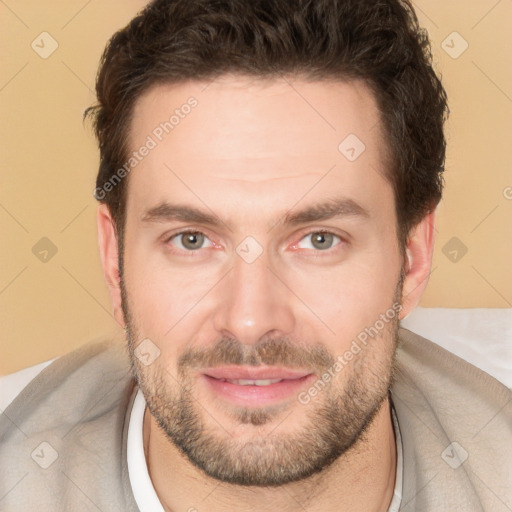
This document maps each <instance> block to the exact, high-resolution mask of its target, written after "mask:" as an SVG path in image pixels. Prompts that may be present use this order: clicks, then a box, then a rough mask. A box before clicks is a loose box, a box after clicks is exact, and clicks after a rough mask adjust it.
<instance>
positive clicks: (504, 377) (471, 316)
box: [402, 308, 512, 388]
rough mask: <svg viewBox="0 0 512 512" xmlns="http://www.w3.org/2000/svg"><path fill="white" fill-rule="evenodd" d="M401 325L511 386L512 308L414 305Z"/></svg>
mask: <svg viewBox="0 0 512 512" xmlns="http://www.w3.org/2000/svg"><path fill="white" fill-rule="evenodd" d="M402 326H403V327H405V328H407V329H409V330H411V331H414V332H415V333H417V334H419V335H420V336H423V337H424V338H428V339H429V340H431V341H433V342H434V343H437V344H438V345H441V346H442V347H444V348H446V349H447V350H449V351H450V352H453V353H454V354H456V355H458V356H459V357H461V358H462V359H465V360H466V361H468V362H469V363H471V364H473V365H474V366H477V367H478V368H481V369H482V370H484V371H486V372H487V373H489V374H490V375H492V376H493V377H495V378H496V379H498V380H500V381H501V382H503V383H504V384H505V385H506V386H508V387H509V388H512V309H484V308H482V309H476V308H475V309H448V308H416V309H415V310H414V311H413V312H412V313H411V314H410V315H409V316H408V317H407V318H405V319H404V320H403V321H402Z"/></svg>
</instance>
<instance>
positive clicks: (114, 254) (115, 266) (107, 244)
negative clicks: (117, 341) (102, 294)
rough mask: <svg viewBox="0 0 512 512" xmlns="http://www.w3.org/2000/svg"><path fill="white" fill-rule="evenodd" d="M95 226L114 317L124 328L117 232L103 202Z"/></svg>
mask: <svg viewBox="0 0 512 512" xmlns="http://www.w3.org/2000/svg"><path fill="white" fill-rule="evenodd" d="M97 226H98V247H99V251H100V259H101V265H102V267H103V275H104V277H105V281H106V283H107V287H108V291H109V294H110V298H111V300H112V306H113V309H114V318H115V320H116V322H117V323H118V324H119V325H120V326H121V327H123V328H124V327H125V325H126V322H125V319H124V315H123V310H122V307H121V284H120V281H121V279H120V275H119V251H118V244H117V232H116V229H115V223H114V220H113V218H112V215H111V214H110V210H109V209H108V207H107V205H105V204H101V205H100V206H99V208H98V215H97Z"/></svg>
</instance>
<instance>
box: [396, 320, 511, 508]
mask: <svg viewBox="0 0 512 512" xmlns="http://www.w3.org/2000/svg"><path fill="white" fill-rule="evenodd" d="M399 340H400V341H399V348H398V350H397V361H396V372H395V376H394V382H393V386H392V399H393V404H394V406H395V410H396V412H397V417H398V422H399V425H400V431H401V433H402V440H403V445H404V468H405V470H406V473H405V474H404V475H405V476H404V499H406V500H407V499H410V500H412V504H413V507H414V508H419V509H423V508H422V507H424V506H426V505H427V504H429V503H430V504H431V503H438V502H439V508H438V510H451V509H453V508H450V507H452V506H453V507H455V508H457V507H458V506H461V507H462V508H464V510H471V511H473V510H494V509H495V508H493V507H495V506H496V501H495V500H496V496H499V497H500V499H504V500H505V501H506V500H510V501H511V502H512V496H511V491H510V488H509V481H508V478H509V476H508V475H509V474H510V470H511V469H512V392H511V390H510V389H508V388H507V387H506V386H505V385H503V384H502V383H501V382H499V381H498V380H496V379H495V378H494V377H491V376H490V375H488V374H487V373H485V372H484V371H482V370H480V369H478V368H476V367H475V366H473V365H471V364H470V363H468V362H466V361H464V360H463V359H461V358H459V357H457V356H456V355H454V354H452V353H451V352H449V351H447V350H445V349H443V348H442V347H440V346H439V345H436V344H435V343H433V342H431V341H429V340H427V339H425V338H423V337H421V336H419V335H417V334H415V333H413V332H411V331H408V330H406V329H400V331H399ZM507 468H508V470H507ZM507 473H508V475H507ZM422 489H423V490H422ZM420 490H422V491H421V493H420Z"/></svg>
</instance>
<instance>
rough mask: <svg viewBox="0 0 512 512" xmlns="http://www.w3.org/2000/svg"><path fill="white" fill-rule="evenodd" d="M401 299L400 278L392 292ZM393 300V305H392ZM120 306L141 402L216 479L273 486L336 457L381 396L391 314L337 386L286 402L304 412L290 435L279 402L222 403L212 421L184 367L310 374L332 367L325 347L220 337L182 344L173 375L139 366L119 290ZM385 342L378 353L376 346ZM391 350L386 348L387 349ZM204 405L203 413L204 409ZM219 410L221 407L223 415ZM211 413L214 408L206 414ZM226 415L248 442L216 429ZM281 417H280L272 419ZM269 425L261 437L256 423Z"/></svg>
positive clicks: (387, 377)
mask: <svg viewBox="0 0 512 512" xmlns="http://www.w3.org/2000/svg"><path fill="white" fill-rule="evenodd" d="M395 299H396V300H395V303H400V299H401V282H400V283H399V285H398V287H397V293H396V294H395ZM397 301H398V302H397ZM123 311H124V313H125V319H126V323H127V338H128V340H127V341H128V348H129V353H130V361H131V366H132V371H133V374H134V376H135V378H136V380H137V382H138V384H139V387H140V389H141V391H142V393H143V395H144V397H145V400H146V404H147V407H148V409H149V411H150V412H151V414H152V415H153V417H154V418H155V420H156V421H157V423H158V425H159V426H160V428H161V429H162V431H163V432H164V433H165V434H166V436H167V438H168V439H169V441H170V442H171V443H172V444H173V445H174V446H175V447H177V448H178V449H179V450H180V451H181V452H182V453H183V454H184V455H185V456H186V457H187V458H188V459H189V461H190V462H191V463H192V464H193V465H194V466H196V467H197V468H199V469H201V470H202V471H204V472H205V473H206V474H207V475H208V476H210V477H212V478H215V479H217V480H220V481H222V482H227V483H232V484H238V485H244V486H280V485H283V484H286V483H290V482H296V481H299V480H303V479H305V478H308V477H310V476H312V475H314V474H317V473H319V472H321V471H322V470H324V469H325V468H327V467H329V466H330V465H331V464H332V463H333V462H334V461H336V460H337V459H338V458H339V457H341V456H344V455H345V454H347V453H348V452H349V451H350V450H353V449H356V448H357V446H358V445H359V444H361V443H364V440H365V435H366V433H367V431H368V429H369V427H370V426H371V424H372V422H373V420H374V419H375V417H376V415H377V413H378V412H379V410H380V409H381V407H382V406H383V404H384V402H385V401H386V400H387V399H388V396H389V390H390V388H391V384H392V380H393V375H394V369H395V356H396V348H397V343H398V315H397V317H396V318H395V319H393V320H392V321H390V322H389V323H388V324H386V327H385V329H384V330H383V332H382V333H381V336H379V337H376V338H374V339H370V340H369V341H368V343H367V345H365V346H364V347H363V348H362V349H361V351H360V352H359V353H358V354H357V355H355V356H354V359H353V360H352V361H351V362H350V363H349V364H348V365H347V366H345V367H343V368H342V370H341V371H340V373H344V372H349V374H348V376H347V375H346V374H345V375H344V377H345V378H344V379H341V380H342V381H343V384H342V386H339V385H337V384H336V382H337V381H338V380H339V379H337V380H336V382H335V380H332V381H331V382H330V383H329V385H328V386H327V387H325V388H324V389H323V390H322V391H321V392H319V393H318V395H317V396H315V397H314V398H313V399H312V400H311V401H310V402H309V403H308V404H307V405H303V404H301V403H299V401H298V400H297V401H296V402H295V403H294V404H293V405H292V406H291V407H294V408H295V409H299V408H300V409H299V410H300V411H303V413H302V415H301V416H302V418H301V420H300V421H299V423H300V426H299V427H298V428H296V429H295V431H294V432H291V433H285V432H282V431H280V429H279V422H280V421H283V420H284V419H285V418H286V415H287V414H289V413H287V412H286V410H285V411H284V414H283V410H282V408H280V407H263V408H257V409H255V408H249V407H247V408H246V407H233V406H230V407H229V408H227V407H226V408H225V409H224V410H223V412H222V417H219V418H218V420H217V421H215V418H213V419H212V417H211V415H212V411H210V410H209V409H210V407H209V404H208V403H205V402H203V403H201V401H200V400H199V399H198V397H197V396H195V395H194V389H195V388H194V380H193V378H192V377H191V374H192V372H191V371H190V369H191V368H193V367H194V365H196V364H197V363H207V364H202V365H203V366H207V367H208V366H209V367H211V366H214V365H215V364H242V365H252V366H257V365H258V364H267V365H281V366H288V367H304V365H305V363H307V366H309V367H313V368H315V369H318V372H317V375H318V376H321V375H322V374H323V372H324V371H327V370H328V369H329V368H332V367H333V366H334V364H335V361H336V359H335V358H334V356H333V355H332V354H330V353H329V352H328V351H327V350H326V349H325V347H323V346H321V345H317V346H315V347H313V348H306V347H304V346H303V345H298V344H296V343H293V342H291V341H290V340H289V339H287V338H273V339H265V340H261V343H258V344H256V345H253V346H247V345H242V344H240V343H239V342H238V341H236V340H233V339H229V338H222V339H220V340H219V341H218V342H217V343H216V344H215V345H213V348H208V349H199V350H198V349H191V348H188V349H186V350H185V351H184V352H183V353H182V355H181V356H180V358H179V360H178V370H177V375H174V376H173V375H172V374H171V373H170V372H169V370H167V369H166V368H163V367H162V366H160V364H159V360H158V359H157V360H156V361H155V362H153V363H152V364H151V365H150V366H147V367H146V366H144V365H143V364H142V363H141V362H140V361H139V360H138V359H137V357H136V356H135V354H134V349H135V348H136V343H137V342H139V341H140V340H141V339H142V338H141V337H140V336H139V333H138V331H137V328H136V326H135V325H134V324H133V322H132V319H131V315H130V312H129V310H128V300H127V294H126V290H123ZM383 343H384V344H386V347H388V350H387V351H386V353H385V357H384V358H383V356H382V353H383V352H382V350H379V349H377V348H376V345H381V344H383ZM390 347H391V348H390ZM207 410H208V412H207ZM226 411H228V412H227V413H226ZM213 414H215V411H213ZM226 414H227V416H228V418H229V421H231V423H232V425H235V426H237V425H242V424H244V425H252V426H253V427H254V435H253V436H251V437H250V440H245V441H240V440H238V441H237V440H236V439H234V438H233V437H232V436H231V435H230V434H228V433H227V432H226V430H225V429H224V428H223V427H221V426H220V425H222V424H223V423H226V419H225V418H226ZM279 418H281V419H279ZM272 421H275V425H276V427H275V428H274V429H273V430H272V431H271V432H270V433H268V430H267V431H266V432H267V433H266V435H265V436H260V435H259V432H258V427H262V426H264V425H270V424H271V422H272Z"/></svg>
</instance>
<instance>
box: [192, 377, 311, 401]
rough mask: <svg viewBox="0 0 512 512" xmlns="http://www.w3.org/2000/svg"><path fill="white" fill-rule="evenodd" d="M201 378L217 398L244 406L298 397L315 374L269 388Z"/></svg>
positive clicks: (270, 385) (269, 386)
mask: <svg viewBox="0 0 512 512" xmlns="http://www.w3.org/2000/svg"><path fill="white" fill-rule="evenodd" d="M201 377H202V379H203V380H204V381H205V382H206V385H207V386H209V387H210V389H211V390H212V391H213V392H214V393H215V395H216V396H220V397H222V398H225V399H227V400H229V401H230V402H233V403H236V404H237V405H242V406H261V405H267V404H273V403H276V402H279V401H280V400H283V399H286V398H289V397H290V396H297V395H298V394H299V392H300V390H301V389H302V388H304V387H306V386H307V385H309V384H310V383H312V381H313V380H314V379H315V375H314V374H309V375H305V376H304V377H301V378H300V379H285V380H282V381H281V382H276V383H274V384H269V385H268V386H250V385H249V386H241V385H240V384H232V383H231V382H226V381H223V380H219V379H214V378H213V377H210V376H208V375H204V374H203V375H202V376H201Z"/></svg>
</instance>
